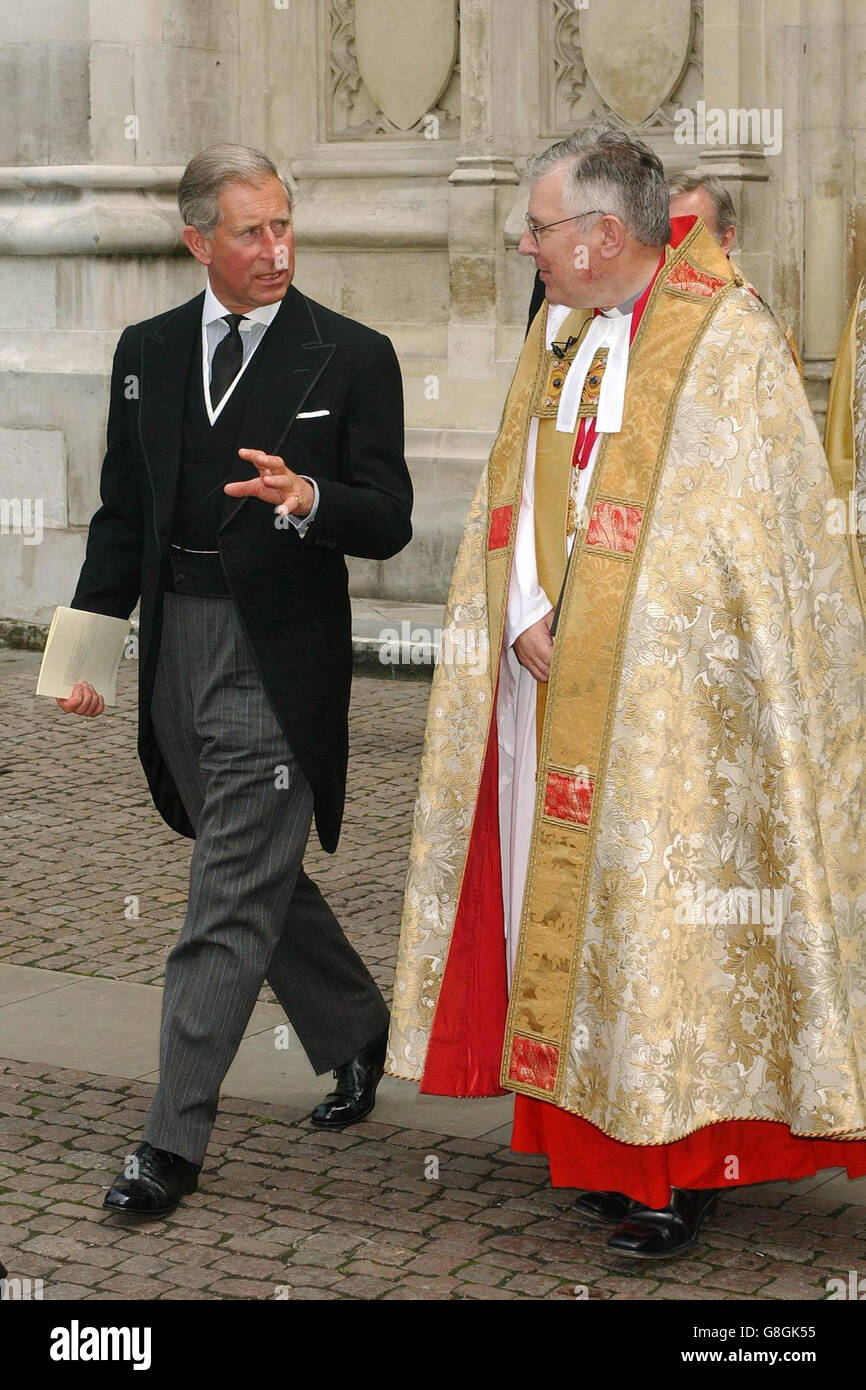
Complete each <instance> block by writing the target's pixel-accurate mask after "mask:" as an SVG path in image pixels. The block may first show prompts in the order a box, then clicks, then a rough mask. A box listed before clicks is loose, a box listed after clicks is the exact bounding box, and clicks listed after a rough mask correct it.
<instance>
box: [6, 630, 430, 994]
mask: <svg viewBox="0 0 866 1390" xmlns="http://www.w3.org/2000/svg"><path fill="white" fill-rule="evenodd" d="M3 655H4V656H5V657H6V659H5V660H0V718H2V722H3V727H4V728H5V729H9V730H13V731H14V733H13V734H12V736H11V737H7V739H5V740H4V744H5V747H4V749H3V752H2V755H0V827H2V829H0V875H2V878H3V880H4V882H5V884H6V892H5V893H4V894H3V901H2V904H0V962H3V963H5V964H8V965H33V966H39V967H41V968H42V969H46V970H73V971H76V972H77V973H79V974H95V975H105V976H108V977H110V978H112V979H123V980H128V981H130V982H132V983H139V984H157V983H161V981H162V975H163V969H164V963H165V957H166V954H167V953H168V951H169V950H170V949H171V947H172V945H173V944H174V941H175V938H176V937H177V934H178V932H179V931H180V928H181V925H182V923H183V914H184V909H185V904H186V890H187V879H188V874H189V858H190V854H191V851H192V841H191V840H187V839H185V838H184V837H183V836H181V835H176V834H175V833H174V831H172V830H170V829H169V827H168V826H167V825H165V823H164V822H163V821H162V820H161V818H160V816H159V815H158V813H157V811H156V810H155V808H154V806H153V803H152V802H151V799H150V794H149V792H148V789H147V783H146V781H145V778H144V773H143V771H142V769H141V765H140V763H139V761H138V757H137V754H136V751H135V739H136V713H135V682H136V672H135V671H134V670H132V669H131V663H126V664H125V665H124V666H123V667H122V669H121V672H120V679H119V682H118V704H117V706H115V707H114V708H113V709H109V710H107V711H106V713H105V714H104V715H101V716H100V717H99V718H98V719H78V718H75V717H73V716H72V715H64V714H63V713H62V712H61V711H60V710H59V709H58V708H57V706H56V705H55V704H54V702H53V700H46V699H43V698H39V699H36V698H34V696H33V693H32V692H33V689H34V687H35V684H36V674H37V672H38V669H39V661H40V659H41V657H40V655H39V653H30V652H28V653H22V654H20V656H19V657H18V659H17V660H12V659H9V657H10V654H9V653H5V654H3ZM429 693H430V685H429V682H428V681H424V680H420V681H408V680H387V679H375V678H373V677H369V676H367V677H359V678H356V680H355V683H354V698H353V704H352V715H351V731H350V733H351V740H352V755H351V761H350V764H349V788H348V802H347V809H346V819H345V822H344V829H343V836H342V839H341V841H340V847H339V850H338V852H337V854H336V855H329V854H325V853H324V852H323V851H322V850H321V848H320V847H319V845H318V842H317V841H316V839H315V832H314V833H313V835H312V836H311V838H310V850H309V851H308V854H307V859H306V868H307V872H308V873H310V874H311V875H312V877H313V878H315V879H316V880H317V882H318V883H319V884H320V886H321V888H322V891H323V892H324V894H325V896H326V897H327V899H328V901H329V902H330V904H331V906H332V907H333V909H334V911H335V912H336V914H337V916H338V917H339V919H340V921H341V922H342V924H343V926H344V927H345V929H346V933H347V935H348V936H349V937H350V939H351V941H352V943H353V945H355V946H356V947H357V949H358V950H359V951H360V953H361V955H362V956H363V958H364V960H365V961H366V962H367V965H368V966H369V967H370V970H371V971H372V973H373V975H374V976H375V977H376V981H377V983H378V984H379V986H380V988H381V989H382V990H383V992H385V993H386V996H387V997H388V998H390V991H391V986H392V982H393V970H394V959H395V954H396V946H397V930H398V926H399V921H400V906H401V899H402V893H403V882H404V878H405V873H406V855H407V852H408V848H409V832H410V824H411V816H412V805H413V802H414V797H415V787H416V780H417V775H418V759H419V757H420V751H421V737H422V733H423V728H424V718H425V714H426V709H427V700H428V698H429ZM133 895H134V896H135V897H137V898H138V913H139V916H138V918H137V919H136V918H134V917H131V916H126V915H125V914H126V913H127V912H128V911H130V904H129V899H130V897H132V896H133ZM261 997H262V999H267V1000H271V1001H272V1000H273V998H274V996H273V994H272V993H271V991H270V989H268V988H267V987H265V988H264V990H263V991H262V995H261Z"/></svg>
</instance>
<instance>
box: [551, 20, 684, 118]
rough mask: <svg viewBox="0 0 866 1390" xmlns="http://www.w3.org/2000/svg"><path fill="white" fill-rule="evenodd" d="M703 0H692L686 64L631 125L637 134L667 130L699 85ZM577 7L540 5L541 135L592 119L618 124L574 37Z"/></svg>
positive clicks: (577, 28)
mask: <svg viewBox="0 0 866 1390" xmlns="http://www.w3.org/2000/svg"><path fill="white" fill-rule="evenodd" d="M703 9H704V6H703V0H693V3H692V20H691V33H690V38H689V51H688V58H687V61H686V66H685V69H684V72H683V75H682V77H681V79H680V81H679V82H678V83H677V85H676V88H675V89H674V91H673V92H671V93H669V95H668V96H667V97H666V99H665V100H664V101H663V102H662V104H661V105H660V106H659V107H658V108H657V109H656V110H655V111H654V112H653V113H652V115H651V116H649V117H648V118H647V120H645V121H643V122H641V124H640V125H639V126H637V127H636V128H635V129H636V132H637V133H638V134H643V135H667V134H670V133H671V131H672V130H673V128H674V113H675V112H676V110H677V109H679V108H682V107H693V106H694V103H695V102H696V101H697V99H698V98H699V97H700V95H701V91H702V86H703ZM581 13H582V11H581V9H580V8H579V7H578V6H576V5H575V3H574V0H545V3H544V4H543V5H542V8H541V35H540V58H541V62H540V69H541V70H540V80H541V90H542V92H543V93H544V99H543V101H542V106H541V121H542V129H541V130H540V131H539V134H540V135H541V136H549V137H551V138H556V137H558V136H563V135H568V134H569V133H570V132H571V131H573V130H576V129H577V128H578V127H579V126H583V125H589V124H592V123H593V122H596V121H605V122H610V123H611V124H613V125H619V126H624V124H625V123H624V122H623V121H622V120H621V119H620V118H619V117H618V116H617V115H616V113H615V112H614V111H612V110H611V109H610V107H609V106H608V105H607V103H606V102H605V101H604V99H603V98H602V97H601V95H600V94H599V92H598V91H597V90H596V88H595V87H594V86H593V83H592V81H591V79H590V77H589V74H588V72H587V70H586V63H585V61H584V58H583V51H582V46H581V37H580V17H581Z"/></svg>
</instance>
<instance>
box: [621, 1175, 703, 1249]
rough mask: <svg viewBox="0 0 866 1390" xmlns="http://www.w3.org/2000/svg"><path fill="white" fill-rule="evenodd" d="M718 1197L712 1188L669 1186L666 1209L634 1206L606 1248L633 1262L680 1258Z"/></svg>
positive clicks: (693, 1240) (695, 1237)
mask: <svg viewBox="0 0 866 1390" xmlns="http://www.w3.org/2000/svg"><path fill="white" fill-rule="evenodd" d="M718 1195H719V1194H718V1192H717V1191H716V1190H715V1189H714V1188H702V1189H699V1190H697V1191H693V1190H690V1189H688V1188H685V1187H672V1188H671V1200H670V1204H669V1205H668V1206H666V1207H662V1209H661V1211H654V1210H653V1208H652V1207H635V1209H634V1211H633V1212H632V1213H631V1215H630V1216H629V1217H628V1218H627V1219H626V1220H625V1221H624V1222H623V1223H622V1225H621V1226H620V1227H619V1229H618V1230H616V1231H614V1233H613V1235H612V1236H611V1238H610V1240H609V1241H608V1242H607V1248H608V1250H614V1251H615V1252H616V1253H617V1254H618V1255H628V1256H630V1257H631V1258H632V1259H635V1260H669V1259H670V1258H671V1257H672V1256H673V1255H681V1254H682V1253H683V1251H684V1250H688V1249H689V1248H690V1247H691V1246H692V1245H694V1243H695V1241H696V1240H697V1238H698V1236H699V1235H700V1231H701V1226H702V1225H703V1223H704V1221H705V1219H706V1218H707V1217H708V1216H709V1215H710V1213H711V1212H712V1210H713V1208H714V1207H715V1205H716V1201H717V1199H718Z"/></svg>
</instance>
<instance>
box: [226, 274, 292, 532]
mask: <svg viewBox="0 0 866 1390" xmlns="http://www.w3.org/2000/svg"><path fill="white" fill-rule="evenodd" d="M281 303H282V300H281V299H278V300H276V301H275V302H274V303H273V304H262V305H260V306H259V308H257V309H249V310H247V312H246V313H245V315H244V318H243V321H242V322H241V323H239V324H238V332H239V333H240V335H241V345H242V347H243V353H244V355H243V360H242V362H241V366H240V370H239V372H238V374H237V376H236V377H235V379H234V381H233V382H232V383H231V385H230V386H229V388H228V390H227V391H226V393H225V395H224V396H223V398H222V400H221V401H218V402H217V405H216V408H214V406H213V405H212V404H211V398H210V374H211V369H212V367H213V357H214V353H215V352H216V350H217V345H218V344H219V343H221V342H222V340H223V338H225V337H227V336H228V334H229V332H230V331H231V330H230V329H229V326H228V324H227V323H226V322H225V315H226V314H230V313H231V312H232V310H231V309H227V308H226V307H225V305H224V304H221V303H220V301H219V300H218V299H217V297H216V295H215V294H214V292H213V290H212V289H211V287H210V285H208V286H207V287H206V289H205V292H204V304H203V305H202V311H201V371H202V385H203V387H204V403H205V409H206V410H207V413H208V419H209V420H210V422H211V424H213V423H214V421H215V420H216V419H217V418H218V416H219V414H220V412H221V410H222V409H223V406H224V405H225V404H226V402H227V401H228V399H229V397H230V396H231V394H232V392H233V391H234V389H235V387H236V386H237V384H238V382H239V381H240V379H241V377H242V376H243V374H244V372H245V371H246V369H247V367H248V366H249V364H250V361H251V360H252V356H253V353H254V352H255V351H256V348H257V347H258V346H259V344H260V343H261V341H262V339H263V338H264V336H265V334H266V333H267V331H268V328H269V326H270V324H271V323H272V322H273V320H274V319H275V318H276V316H277V313H278V312H279V308H280V305H281ZM298 476H299V477H301V478H304V479H305V481H306V482H308V483H309V484H310V486H311V487H312V489H313V493H314V494H315V495H314V497H313V505H312V507H311V508H310V511H309V513H308V514H307V516H295V515H294V514H293V513H292V512H290V513H289V515H288V520H289V522H290V523H291V525H292V526H294V528H295V530H296V531H297V532H298V535H299V536H303V535H304V533H305V532H306V530H307V528H308V527H309V526H310V524H311V523H312V520H313V518H314V517H315V515H316V511H317V509H318V506H319V489H318V487H317V485H316V482H315V480H314V479H313V478H308V477H307V476H306V474H305V473H300V474H299V475H298Z"/></svg>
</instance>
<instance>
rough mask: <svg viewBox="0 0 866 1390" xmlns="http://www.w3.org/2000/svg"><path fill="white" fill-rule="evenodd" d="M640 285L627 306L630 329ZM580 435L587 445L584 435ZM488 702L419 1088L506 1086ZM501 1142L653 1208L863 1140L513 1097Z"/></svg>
mask: <svg viewBox="0 0 866 1390" xmlns="http://www.w3.org/2000/svg"><path fill="white" fill-rule="evenodd" d="M680 223H682V226H680V225H678V224H680ZM672 225H673V229H674V236H673V237H672V243H673V244H676V242H677V240H678V239H679V237H680V236H682V235H683V234H684V230H686V229H687V228H688V227H689V226H691V225H692V219H691V218H688V219H678V218H677V219H672ZM650 288H651V285H650V286H648V287H647V290H646V292H645V294H644V295H642V296H641V299H640V300H638V302H637V304H636V305H635V308H634V313H633V322H632V336H633V335H634V332H635V330H636V328H637V323H638V321H639V319H640V314H641V311H642V309H643V307H644V305H645V303H646V300H647V298H648V297H649V290H650ZM593 423H594V422H593ZM581 442H583V441H582V440H579V441H578V444H580V443H581ZM586 443H587V445H588V446H589V447H591V443H592V441H591V439H588V440H587V441H586ZM581 452H582V451H581ZM576 462H579V460H576ZM495 709H496V700H495V698H494V717H493V719H492V720H491V726H490V732H489V735H488V740H487V748H486V751H485V755H484V767H483V772H482V777H481V784H480V787H479V792H478V801H477V804H476V811H475V819H474V821H473V826H472V834H471V836H470V840H469V850H468V855H467V860H466V867H465V870H464V876H463V883H462V887H461V892H460V902H459V905H458V909H457V915H456V917H455V921H454V930H453V934H452V938H451V947H450V950H449V953H448V961H447V964H446V968H445V974H444V978H443V980H442V985H441V989H440V992H439V998H438V1001H437V1005H436V1012H435V1015H434V1019H433V1028H432V1032H431V1036H430V1042H429V1045H428V1048H427V1056H426V1062H425V1067H424V1074H423V1077H422V1080H421V1091H422V1092H425V1093H426V1094H428V1095H450V1096H492V1095H504V1094H505V1092H504V1091H503V1090H502V1088H501V1087H500V1085H499V1076H500V1065H501V1059H502V1047H503V1039H504V1034H505V1018H506V1012H507V1008H508V984H507V975H506V964H505V923H504V914H503V904H502V871H501V860H500V851H499V801H498V794H499V758H498V743H497V730H496V716H495ZM511 1147H512V1149H514V1150H515V1151H516V1152H517V1153H533V1154H536V1153H538V1154H540V1153H543V1154H546V1155H547V1158H548V1163H549V1166H550V1177H551V1182H552V1183H553V1185H554V1187H580V1188H588V1189H590V1190H591V1191H597V1192H605V1191H607V1192H625V1193H627V1195H628V1196H630V1197H633V1198H635V1199H636V1200H637V1201H639V1202H641V1203H642V1204H643V1205H645V1206H650V1207H656V1208H660V1207H664V1206H667V1204H668V1202H669V1201H670V1190H671V1187H685V1188H702V1187H721V1186H725V1187H736V1186H742V1185H745V1184H751V1183H760V1182H771V1181H779V1180H781V1179H790V1180H794V1179H797V1178H804V1177H809V1176H810V1175H811V1174H813V1173H817V1172H819V1171H820V1170H821V1169H822V1168H845V1169H846V1170H847V1173H848V1176H849V1178H859V1177H863V1176H864V1175H866V1141H851V1140H833V1139H803V1138H798V1137H796V1136H795V1135H792V1134H791V1132H790V1130H789V1128H788V1126H787V1125H785V1124H782V1123H780V1122H775V1121H771V1120H723V1121H720V1122H719V1123H718V1124H711V1125H707V1126H706V1127H705V1128H704V1129H701V1130H697V1131H696V1132H695V1133H693V1134H689V1135H687V1136H686V1137H685V1138H684V1139H679V1140H677V1141H676V1142H674V1143H671V1144H646V1145H640V1144H625V1143H623V1142H621V1141H620V1140H618V1139H613V1138H611V1137H610V1136H609V1135H607V1134H604V1133H603V1132H602V1131H601V1130H600V1129H598V1128H596V1126H595V1125H593V1124H590V1123H589V1121H588V1120H584V1119H582V1118H581V1117H580V1116H579V1115H573V1114H571V1113H570V1112H569V1111H567V1110H562V1109H560V1108H559V1107H558V1106H555V1105H552V1104H551V1103H550V1102H549V1101H543V1100H534V1099H532V1098H531V1097H529V1096H522V1095H518V1096H516V1097H515V1109H514V1133H513V1137H512V1141H511ZM733 1158H735V1159H736V1165H734V1164H732V1163H731V1161H730V1160H731V1159H733Z"/></svg>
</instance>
